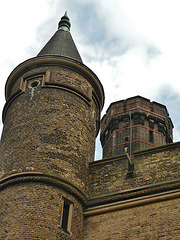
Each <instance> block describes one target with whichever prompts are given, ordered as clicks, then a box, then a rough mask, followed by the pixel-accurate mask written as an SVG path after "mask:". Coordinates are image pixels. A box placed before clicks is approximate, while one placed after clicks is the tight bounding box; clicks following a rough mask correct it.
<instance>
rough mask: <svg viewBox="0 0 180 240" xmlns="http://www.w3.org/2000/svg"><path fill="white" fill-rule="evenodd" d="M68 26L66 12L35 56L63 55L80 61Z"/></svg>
mask: <svg viewBox="0 0 180 240" xmlns="http://www.w3.org/2000/svg"><path fill="white" fill-rule="evenodd" d="M70 26H71V24H70V21H69V18H68V16H67V12H66V13H65V15H64V16H63V17H62V18H61V21H60V22H59V28H58V30H57V32H55V34H54V35H53V36H52V38H51V39H50V40H49V41H48V42H47V44H46V45H45V46H44V47H43V49H42V50H41V51H40V52H39V54H38V55H37V56H46V55H54V56H64V57H68V58H73V59H75V60H77V61H79V62H82V59H81V57H80V55H79V52H78V50H77V48H76V45H75V43H74V41H73V39H72V36H71V33H70V31H69V30H70Z"/></svg>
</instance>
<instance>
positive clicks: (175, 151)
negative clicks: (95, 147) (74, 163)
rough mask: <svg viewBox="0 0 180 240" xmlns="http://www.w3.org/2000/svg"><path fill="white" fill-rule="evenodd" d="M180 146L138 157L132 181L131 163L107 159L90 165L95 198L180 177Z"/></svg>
mask: <svg viewBox="0 0 180 240" xmlns="http://www.w3.org/2000/svg"><path fill="white" fill-rule="evenodd" d="M179 169H180V142H179V143H175V144H170V145H165V146H163V147H159V148H154V149H153V150H145V151H142V152H137V153H135V158H134V176H133V177H128V159H127V157H126V156H125V155H123V156H122V157H119V158H118V157H116V158H114V159H113V158H109V159H104V160H103V161H99V162H98V161H97V162H94V163H92V164H91V165H90V179H91V184H90V186H91V192H90V194H91V196H97V195H101V194H106V193H112V192H116V191H118V192H119V191H122V190H127V189H132V188H137V187H142V186H144V185H149V184H154V183H160V182H165V181H169V180H175V179H178V178H179V177H180V171H179Z"/></svg>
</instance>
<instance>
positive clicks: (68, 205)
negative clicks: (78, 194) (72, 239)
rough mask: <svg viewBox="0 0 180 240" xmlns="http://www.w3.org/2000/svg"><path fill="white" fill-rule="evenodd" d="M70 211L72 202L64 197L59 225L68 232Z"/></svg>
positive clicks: (70, 217)
mask: <svg viewBox="0 0 180 240" xmlns="http://www.w3.org/2000/svg"><path fill="white" fill-rule="evenodd" d="M72 211H73V204H72V203H70V202H69V201H68V200H66V199H64V204H63V215H62V223H61V227H62V228H63V230H64V231H65V232H68V233H70V231H71V221H72Z"/></svg>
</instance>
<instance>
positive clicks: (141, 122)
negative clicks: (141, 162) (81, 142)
mask: <svg viewBox="0 0 180 240" xmlns="http://www.w3.org/2000/svg"><path fill="white" fill-rule="evenodd" d="M172 128H173V125H172V122H171V119H170V118H169V115H168V112H167V109H166V107H165V106H163V105H161V104H159V103H156V102H150V101H149V100H148V99H146V98H143V97H140V96H137V97H132V98H129V99H127V100H123V101H118V102H115V103H112V104H111V105H110V107H109V108H108V110H107V112H106V114H105V115H104V117H103V119H102V122H101V144H102V147H103V157H104V158H106V157H111V156H117V155H120V154H123V153H124V151H125V148H126V149H127V150H126V151H127V152H128V153H129V154H130V155H133V152H135V151H139V150H144V149H148V148H152V147H157V146H161V145H164V144H166V143H170V142H172Z"/></svg>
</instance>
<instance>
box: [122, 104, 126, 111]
mask: <svg viewBox="0 0 180 240" xmlns="http://www.w3.org/2000/svg"><path fill="white" fill-rule="evenodd" d="M126 110H127V104H126V103H125V104H124V105H123V111H126Z"/></svg>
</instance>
